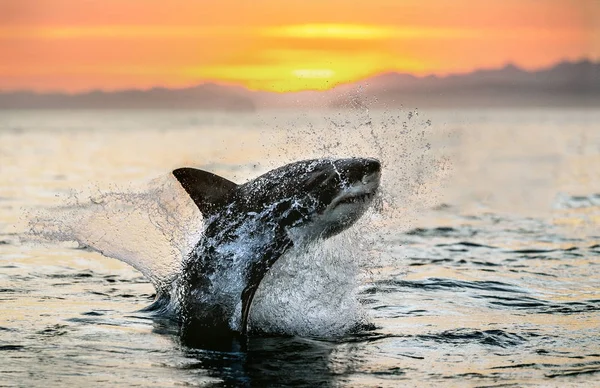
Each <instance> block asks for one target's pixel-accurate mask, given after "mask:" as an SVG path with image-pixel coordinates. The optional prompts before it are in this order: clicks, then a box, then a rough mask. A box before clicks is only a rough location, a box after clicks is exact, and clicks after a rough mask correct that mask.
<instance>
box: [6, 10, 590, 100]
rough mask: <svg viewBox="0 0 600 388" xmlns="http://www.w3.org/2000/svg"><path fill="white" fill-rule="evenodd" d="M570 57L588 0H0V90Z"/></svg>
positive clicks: (276, 83)
mask: <svg viewBox="0 0 600 388" xmlns="http://www.w3.org/2000/svg"><path fill="white" fill-rule="evenodd" d="M583 57H586V58H590V59H600V1H598V0H480V1H473V0H430V1H425V0H360V1H359V0H331V1H328V0H252V1H249V0H188V1H183V0H169V1H165V0H0V90H17V89H31V90H36V91H68V92H77V91H83V90H90V89H105V90H113V89H125V88H149V87H153V86H166V87H180V86H188V85H194V84H198V83H201V82H205V81H218V82H226V83H234V84H239V85H243V86H246V87H248V88H250V89H258V90H276V91H290V90H302V89H326V88H329V87H332V86H334V85H335V84H336V83H340V82H351V81H354V80H358V79H361V78H365V77H368V76H371V75H374V74H378V73H381V72H387V71H398V72H409V73H413V74H418V75H422V74H428V73H436V74H447V73H453V72H466V71H470V70H473V69H476V68H490V67H499V66H502V65H504V64H506V63H507V62H512V63H515V64H517V65H520V66H522V67H525V68H528V69H533V68H539V67H543V66H548V65H551V64H553V63H556V62H557V61H560V60H563V59H572V60H573V59H580V58H583Z"/></svg>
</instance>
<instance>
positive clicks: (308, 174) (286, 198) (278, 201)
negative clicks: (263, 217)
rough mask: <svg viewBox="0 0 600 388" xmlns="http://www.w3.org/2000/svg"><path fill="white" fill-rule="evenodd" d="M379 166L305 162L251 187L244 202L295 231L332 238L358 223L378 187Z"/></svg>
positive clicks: (367, 161)
mask: <svg viewBox="0 0 600 388" xmlns="http://www.w3.org/2000/svg"><path fill="white" fill-rule="evenodd" d="M380 177H381V164H380V162H379V161H378V160H377V159H372V158H348V159H313V160H304V161H300V162H296V163H292V164H288V165H286V166H283V167H280V168H278V169H276V170H273V171H270V172H268V173H267V174H265V175H263V176H261V177H258V178H257V179H255V180H254V181H251V182H249V184H247V185H248V186H247V191H246V193H245V197H246V198H252V200H253V202H254V203H260V204H261V206H263V207H264V208H266V207H269V206H271V207H273V206H274V207H275V208H276V209H275V210H272V214H273V215H274V216H277V215H279V217H280V220H281V222H283V223H285V226H286V227H287V228H288V229H289V230H290V231H291V232H292V233H293V234H297V235H301V236H303V237H310V238H316V237H320V238H328V237H330V236H333V235H335V234H337V233H339V232H341V231H343V230H344V229H346V228H348V227H349V226H351V225H352V224H353V223H354V222H356V221H357V220H358V219H359V218H360V217H361V216H362V214H363V213H364V212H365V211H366V209H367V208H368V207H369V205H370V204H371V202H372V200H373V197H374V195H375V194H376V192H377V189H378V187H379V180H380Z"/></svg>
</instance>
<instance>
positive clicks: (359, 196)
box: [337, 193, 375, 205]
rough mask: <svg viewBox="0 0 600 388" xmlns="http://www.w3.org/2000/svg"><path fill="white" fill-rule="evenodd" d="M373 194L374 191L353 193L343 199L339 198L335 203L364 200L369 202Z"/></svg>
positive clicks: (362, 201)
mask: <svg viewBox="0 0 600 388" xmlns="http://www.w3.org/2000/svg"><path fill="white" fill-rule="evenodd" d="M374 195H375V193H363V194H355V195H350V196H347V197H345V198H343V199H341V200H340V201H339V202H338V203H337V205H340V204H343V203H365V202H369V201H370V200H371V199H373V196H374Z"/></svg>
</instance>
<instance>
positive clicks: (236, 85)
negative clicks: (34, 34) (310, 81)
mask: <svg viewBox="0 0 600 388" xmlns="http://www.w3.org/2000/svg"><path fill="white" fill-rule="evenodd" d="M581 63H591V64H595V65H600V57H599V58H591V57H580V58H577V59H568V58H565V59H561V60H559V61H557V62H554V63H553V64H550V65H545V66H540V67H536V68H529V69H528V68H526V67H524V66H520V65H518V64H516V63H515V62H513V61H507V62H505V63H504V64H502V65H499V66H493V67H480V68H474V69H472V70H470V71H463V72H450V73H443V72H431V73H427V74H418V73H413V72H409V71H401V70H386V71H380V72H376V73H373V74H371V75H367V76H365V77H361V78H359V79H357V80H354V81H348V82H343V81H342V82H336V83H333V84H332V86H331V87H328V88H326V89H315V88H313V89H311V88H307V89H302V90H290V91H275V90H263V89H252V88H248V87H246V86H244V85H242V84H239V83H235V82H228V81H223V80H216V79H206V80H198V81H196V82H194V83H190V84H188V85H185V86H174V87H169V86H162V85H154V86H150V87H145V88H144V87H142V88H135V87H134V88H116V89H103V88H91V89H82V90H79V91H74V92H69V91H67V90H44V91H36V90H33V89H3V88H2V87H1V86H0V94H19V93H28V94H36V95H52V94H60V95H65V96H78V95H86V94H93V93H105V94H110V93H122V92H149V91H152V90H167V91H178V90H186V89H193V88H196V87H199V86H204V85H215V86H222V87H233V88H239V89H243V90H245V91H247V92H251V93H269V94H295V93H304V92H319V93H326V92H328V91H331V90H333V89H336V88H338V87H341V86H349V85H353V84H358V83H361V82H364V81H366V80H369V79H373V78H376V77H380V76H384V75H388V74H397V75H407V76H411V77H414V78H416V79H425V78H430V77H434V78H438V79H445V78H449V77H454V76H468V75H470V74H475V73H478V72H482V71H483V72H486V71H489V72H491V71H500V70H503V69H507V68H515V69H517V70H519V71H522V72H526V73H536V72H541V71H547V70H550V69H553V68H555V67H557V66H559V65H561V64H572V65H575V64H581Z"/></svg>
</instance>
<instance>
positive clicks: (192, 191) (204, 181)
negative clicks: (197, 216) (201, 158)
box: [173, 167, 238, 217]
mask: <svg viewBox="0 0 600 388" xmlns="http://www.w3.org/2000/svg"><path fill="white" fill-rule="evenodd" d="M173 175H174V176H175V178H177V180H178V181H179V183H181V186H182V187H183V188H184V189H185V191H186V192H187V193H188V194H189V195H190V197H191V198H192V200H193V201H194V203H195V204H196V206H198V209H200V212H201V213H202V214H203V215H204V217H208V216H210V215H212V214H214V213H215V212H216V211H217V210H218V209H219V208H220V207H221V206H224V205H225V204H226V203H227V202H228V200H229V198H230V196H231V194H232V193H233V191H234V190H235V189H236V188H237V187H238V185H237V184H235V183H233V182H232V181H230V180H227V179H225V178H222V177H220V176H218V175H215V174H213V173H211V172H208V171H203V170H198V169H195V168H190V167H183V168H178V169H176V170H173Z"/></svg>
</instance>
